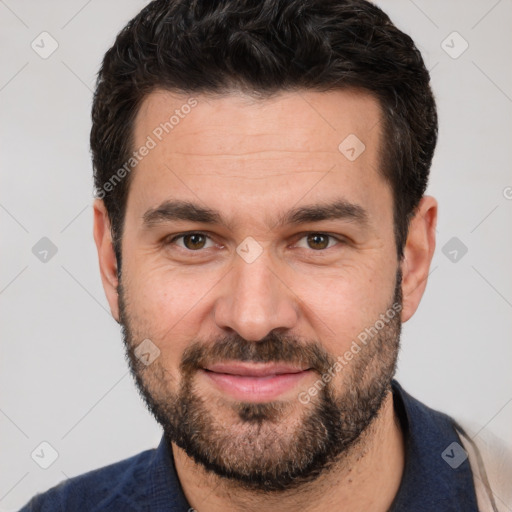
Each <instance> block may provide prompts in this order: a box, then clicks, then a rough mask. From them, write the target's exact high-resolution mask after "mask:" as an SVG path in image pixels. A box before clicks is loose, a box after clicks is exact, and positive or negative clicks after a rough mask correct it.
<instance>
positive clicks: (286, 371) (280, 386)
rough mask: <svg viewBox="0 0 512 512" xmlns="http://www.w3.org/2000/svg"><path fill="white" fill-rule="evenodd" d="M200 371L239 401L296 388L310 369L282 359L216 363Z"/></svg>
mask: <svg viewBox="0 0 512 512" xmlns="http://www.w3.org/2000/svg"><path fill="white" fill-rule="evenodd" d="M200 372H201V373H202V374H203V375H204V377H205V378H206V379H207V380H208V381H209V383H210V384H213V385H214V387H215V388H216V389H217V390H218V391H220V392H221V393H222V394H227V395H229V396H231V397H232V398H234V399H236V400H241V401H250V402H266V401H269V400H274V399H277V398H278V397H279V396H281V395H283V394H284V393H286V392H287V391H290V390H293V389H294V388H296V387H297V385H298V384H299V383H300V381H301V380H302V379H304V378H305V377H306V376H307V375H310V374H311V373H312V370H311V368H301V367H298V366H293V365H288V364H281V363H276V364H262V363H219V364H212V365H209V366H207V367H205V368H203V369H201V370H200Z"/></svg>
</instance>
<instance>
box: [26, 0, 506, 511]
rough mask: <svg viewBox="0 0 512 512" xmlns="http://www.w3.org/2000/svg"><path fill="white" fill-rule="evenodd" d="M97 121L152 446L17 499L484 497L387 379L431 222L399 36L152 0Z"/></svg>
mask: <svg viewBox="0 0 512 512" xmlns="http://www.w3.org/2000/svg"><path fill="white" fill-rule="evenodd" d="M92 119H93V126H92V131H91V148H92V153H93V163H94V170H95V175H94V176H95V187H96V193H97V199H96V201H95V204H94V238H95V241H96V245H97V248H98V256H99V262H100V270H101V277H102V280H103V285H104V288H105V293H106V295H107V299H108V301H109V304H110V308H111V311H112V315H113V317H114V318H115V319H116V321H118V322H119V323H120V324H121V326H122V328H123V334H124V342H125V345H126V351H127V357H128V360H129V363H130V368H131V371H132V373H133V375H134V377H135V380H136V382H137V385H138V388H139V390H140V392H141V394H142V396H143V398H144V400H145V402H146V403H147V405H148V408H149V410H150V411H151V412H152V413H153V415H154V416H155V418H156V419H157V421H158V422H159V423H160V424H161V426H162V428H163V437H162V441H161V443H160V446H159V447H158V448H157V449H155V450H149V451H146V452H143V453H141V454H139V455H137V456H135V457H132V458H130V459H127V460H124V461H121V462H119V463H116V464H113V465H111V466H108V467H105V468H101V469H98V470H96V471H93V472H90V473H87V474H85V475H81V476H79V477H76V478H73V479H70V480H68V481H67V482H65V483H63V484H61V485H59V486H57V487H55V488H53V489H51V490H50V491H48V492H47V493H45V494H42V495H38V496H36V497H35V498H34V499H33V500H32V501H31V502H30V503H29V504H27V506H26V507H25V508H24V509H23V510H45V511H46V510H73V511H74V510H95V511H100V510H102V511H107V510H108V511H118V510H119V511H120V510H122V511H131V510H134V511H135V510H151V511H157V512H158V511H164V510H169V511H186V510H197V511H199V512H203V511H207V512H217V511H223V512H224V511H241V510H244V511H245V510H249V511H253V510H258V511H274V510H277V509H279V510H281V511H288V510H297V509H302V510H304V511H312V512H313V511H319V510H322V511H331V510H332V511H334V510H335V511H351V512H356V511H368V510H371V511H377V512H378V511H383V512H384V511H387V510H391V511H394V512H398V511H417V512H421V511H438V512H442V511H459V510H460V511H464V512H471V511H476V510H478V509H479V508H480V509H484V507H491V508H489V510H497V508H496V505H495V502H494V501H495V500H494V497H493V494H492V492H491V490H490V486H489V482H488V479H487V476H486V473H485V468H484V467H483V466H482V465H481V464H480V465H478V472H477V471H476V470H475V467H476V466H475V467H472V465H471V464H472V462H473V460H477V462H479V458H478V452H477V451H475V454H476V455H475V457H473V456H471V457H470V459H468V458H467V452H468V451H471V450H474V449H475V447H474V446H473V445H472V444H471V443H470V442H469V441H468V440H467V438H466V437H465V434H464V431H463V430H462V429H461V428H460V427H459V426H458V425H457V424H456V423H455V422H454V420H452V419H451V418H450V417H448V416H446V415H444V414H442V413H439V412H436V411H433V410H431V409H429V408H428V407H426V406H425V405H423V404H421V403H420V402H418V401H417V400H415V399H414V398H413V397H411V396H410V395H408V394H407V393H406V392H405V391H404V390H403V389H402V388H401V386H400V385H399V384H398V383H397V382H396V381H395V380H393V377H394V374H395V369H396V361H397V355H398V351H399V339H400V331H401V323H402V322H406V321H407V320H408V319H409V318H411V316H412V315H413V314H414V313H415V311H416V309H417V307H418V305H419V302H420V300H421V297H422V295H423V292H424V290H425V287H426V283H427V277H428V272H429V265H430V262H431V259H432V255H433V252H434V247H435V226H436V219H437V203H436V201H435V199H434V198H432V197H429V196H425V195H424V193H425V190H426V186H427V182H428V174H429V169H430V165H431V160H432V156H433V152H434V148H435V144H436V139H437V116H436V109H435V102H434V99H433V95H432V92H431V89H430V86H429V75H428V72H427V71H426V69H425V66H424V63H423V60H422V58H421V55H420V53H419V52H418V50H417V49H416V47H415V46H414V43H413V42H412V40H411V39H410V38H409V37H408V36H407V35H405V34H404V33H402V32H401V31H399V30H398V29H397V28H396V27H394V25H393V24H392V23H391V22H390V20H389V19H388V17H387V16H386V15H385V14H384V13H383V12H382V11H381V10H380V9H379V8H377V7H375V6H373V5H372V4H370V3H368V2H365V1H364V0H347V1H342V0H340V1H338V2H328V1H315V0H306V1H305V0H302V1H279V0H271V1H264V2H260V1H257V0H252V1H251V0H236V1H227V0H223V1H216V2H212V1H209V2H201V1H199V2H187V1H185V0H165V1H164V0H157V1H155V2H152V3H151V4H149V5H148V6H147V7H146V8H144V9H143V10H142V11H141V13H139V15H138V16H136V17H135V18H134V19H133V20H132V21H130V22H129V24H128V25H127V26H126V27H125V28H124V29H123V31H122V32H121V33H120V34H119V35H118V37H117V39H116V41H115V44H114V45H113V47H112V48H111V49H110V50H109V51H108V52H107V54H106V56H105V59H104V61H103V65H102V67H101V70H100V73H99V77H98V84H97V90H96V93H95V97H94V104H93V110H92ZM443 454H445V455H444V456H443ZM450 458H452V459H454V461H455V459H456V462H457V463H452V464H449V463H448V462H450V461H449V460H448V459H450ZM447 461H448V462H447ZM477 495H478V496H477Z"/></svg>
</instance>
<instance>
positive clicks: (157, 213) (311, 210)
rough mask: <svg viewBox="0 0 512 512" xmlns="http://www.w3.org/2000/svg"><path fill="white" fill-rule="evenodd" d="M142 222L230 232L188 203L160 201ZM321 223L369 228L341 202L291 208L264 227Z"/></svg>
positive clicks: (360, 211) (354, 208) (213, 214)
mask: <svg viewBox="0 0 512 512" xmlns="http://www.w3.org/2000/svg"><path fill="white" fill-rule="evenodd" d="M142 219H143V225H144V227H145V228H147V229H150V228H152V227H155V226H157V225H160V224H163V223H166V222H172V221H189V222H198V223H204V224H216V225H221V226H225V227H227V228H228V229H230V230H232V223H231V222H228V221H227V220H226V219H224V218H223V216H222V215H221V213H220V212H218V211H216V210H213V209H211V208H206V207H203V206H200V205H199V204H196V203H193V202H191V201H182V200H168V201H164V202H163V203H162V204H160V205H159V206H157V207H156V208H152V209H149V210H147V211H146V212H145V213H144V215H143V217H142ZM325 220H345V221H349V222H355V223H357V224H359V225H360V226H361V227H367V226H368V225H369V215H368V212H367V211H366V210H365V209H364V208H363V207H362V206H361V205H358V204H355V203H351V202H349V201H347V200H345V199H335V200H334V201H331V202H326V203H320V204H311V205H306V206H301V207H297V208H293V209H291V210H289V211H288V212H285V213H283V214H280V215H279V216H278V217H277V220H276V221H274V222H269V223H268V224H269V225H270V226H271V228H272V229H276V228H279V227H283V226H289V225H292V226H293V225H299V224H306V223H310V222H321V221H325Z"/></svg>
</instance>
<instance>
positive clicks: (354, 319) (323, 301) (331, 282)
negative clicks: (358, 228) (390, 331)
mask: <svg viewBox="0 0 512 512" xmlns="http://www.w3.org/2000/svg"><path fill="white" fill-rule="evenodd" d="M382 268H383V267H382V266H380V268H379V266H378V265H375V266H373V265H362V264H360V265H352V266H351V265H345V266H343V268H341V267H340V268H339V269H338V270H335V271H329V272H328V273H327V272H325V273H323V274H322V273H319V272H317V273H315V274H314V275H309V276H307V277H301V279H297V276H295V279H296V282H295V283H293V284H292V286H290V287H291V288H292V289H293V291H294V294H296V296H297V297H299V298H300V300H301V302H302V303H303V306H302V308H301V309H302V314H303V315H304V316H305V317H306V321H307V323H308V324H310V325H311V326H312V327H313V331H314V333H315V336H317V337H318V339H319V341H320V342H321V343H322V344H323V346H324V348H325V349H326V350H327V351H328V352H329V353H331V354H333V355H339V354H341V353H343V352H345V350H347V349H348V348H349V347H350V345H351V343H352V341H353V340H354V339H356V338H357V336H358V335H359V334H360V333H361V332H362V331H364V330H365V328H367V327H370V326H372V325H374V324H375V322H376V321H377V320H378V319H379V318H380V314H381V313H384V312H385V311H386V309H387V308H388V307H389V306H390V304H391V303H390V300H391V298H392V295H393V290H394V274H393V279H390V278H389V275H391V274H392V272H391V271H389V272H388V271H387V272H385V273H384V272H383V271H382ZM290 277H291V276H290Z"/></svg>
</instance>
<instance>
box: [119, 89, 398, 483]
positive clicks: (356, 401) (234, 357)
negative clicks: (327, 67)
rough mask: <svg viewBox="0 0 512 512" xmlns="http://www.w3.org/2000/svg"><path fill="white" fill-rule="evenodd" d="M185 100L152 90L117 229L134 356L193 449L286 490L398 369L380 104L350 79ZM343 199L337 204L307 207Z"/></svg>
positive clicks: (344, 439) (369, 406)
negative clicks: (163, 126) (143, 352)
mask: <svg viewBox="0 0 512 512" xmlns="http://www.w3.org/2000/svg"><path fill="white" fill-rule="evenodd" d="M188 99H189V98H187V97H183V96H178V95H173V94H171V93H168V92H164V91H157V92H154V93H152V94H150V95H149V96H148V97H147V98H146V100H145V101H144V103H143V104H142V106H141V108H140V110H139V112H138V116H137V118H136V122H135V131H134V135H135V143H134V147H135V148H139V147H141V146H142V145H144V144H147V141H148V139H147V137H148V136H150V137H151V138H152V139H153V140H154V142H155V143H156V145H155V147H154V148H152V149H151V150H150V151H149V152H148V154H147V156H145V157H144V158H143V159H142V160H141V161H140V162H139V164H138V165H137V167H136V169H135V170H134V171H133V175H132V177H131V178H132V182H131V184H130V192H129V196H128V202H127V208H126V216H125V225H124V231H123V239H122V278H121V280H120V286H119V290H118V291H119V299H120V301H119V308H120V312H119V318H120V322H121V323H122V324H123V327H124V334H125V343H126V346H127V350H128V355H129V357H130V363H131V367H132V371H133V373H134V375H135V377H136V380H137V383H138V386H139V388H140V389H141V391H142V394H143V396H144V398H145V400H146V402H147V403H148V405H149V407H150V409H151V410H152V412H153V413H154V414H155V416H156V418H157V419H158V421H159V422H160V423H161V424H162V426H163V428H164V431H165V434H166V436H167V438H168V439H169V441H173V442H174V443H176V444H177V445H178V446H180V447H181V448H183V449H184V450H185V451H186V452H187V453H188V455H189V456H190V457H193V458H194V459H195V460H196V461H197V462H200V463H202V464H203V465H204V466H205V467H207V468H209V469H211V470H213V471H215V472H217V473H218V474H220V475H224V476H228V477H229V478H231V479H233V480H236V481H238V482H239V483H240V485H245V486H246V487H251V488H259V489H267V490H278V489H284V488H290V487H291V486H292V485H297V484H298V483H299V482H300V481H301V480H302V481H305V480H308V479H311V478H314V477H315V476H317V475H318V474H319V472H320V470H322V469H324V468H326V467H327V466H328V465H329V464H330V463H331V462H332V461H333V460H334V459H335V457H337V456H338V455H340V454H341V453H342V452H346V451H347V450H348V448H349V447H351V446H353V445H354V443H355V442H356V441H357V440H358V439H359V438H360V436H361V434H362V433H363V432H364V431H365V429H367V427H368V425H369V424H370V422H371V420H372V419H373V418H374V417H375V415H376V414H377V412H378V411H379V409H380V407H381V405H382V403H383V400H384V398H385V396H386V394H387V392H388V391H389V383H390V380H391V378H392V376H393V373H394V370H395V363H396V355H397V351H398V340H399V333H400V318H399V317H400V315H399V314H398V312H397V307H396V305H397V303H398V304H400V302H401V294H400V286H399V277H400V275H399V273H398V272H397V271H398V261H397V256H396V247H395V240H394V235H393V198H392V191H391V188H390V186H389V184H388V183H387V182H386V181H385V180H384V179H383V178H382V177H381V175H380V174H379V172H378V169H379V166H380V154H379V150H380V148H381V136H382V135H381V124H380V109H379V105H378V103H377V101H376V100H375V99H373V98H372V97H371V96H369V95H367V94H363V93H360V92H359V93H357V92H353V91H336V92H329V93H316V92H302V93H300V94H299V93H283V94H280V95H279V96H276V97H274V98H272V99H269V100H260V101H255V100H250V99H248V98H247V97H245V96H242V95H229V96H225V97H223V98H221V97H216V98H213V97H210V98H207V97H206V96H202V95H198V96H195V99H196V100H197V105H196V106H194V107H193V108H190V109H189V108H183V105H185V104H187V100H188ZM176 110H178V111H179V113H180V116H179V122H177V123H175V124H174V127H173V128H172V130H169V133H168V134H166V133H165V131H163V133H161V138H162V140H161V141H160V140H158V137H156V136H155V133H159V134H160V132H161V130H160V131H158V130H157V131H156V132H155V129H156V128H157V127H158V126H159V125H160V123H164V122H165V121H168V120H169V118H170V116H171V115H173V113H175V111H176ZM184 112H188V113H186V114H184ZM174 121H175V120H174ZM347 137H348V139H347ZM356 137H357V138H356ZM345 139H346V141H345V142H343V141H344V140H345ZM340 143H343V144H341V149H340V148H339V146H340ZM361 143H362V144H364V146H363V145H362V144H361ZM150 145H152V144H150ZM363 148H364V151H362V152H361V150H362V149H363ZM358 153H360V154H359V155H358ZM354 157H356V158H354ZM178 201H180V202H181V203H180V206H181V208H176V207H175V206H176V205H175V204H174V207H173V203H175V202H178ZM183 202H188V203H193V204H194V205H196V209H195V214H196V215H195V217H191V216H190V208H188V209H187V208H183V204H184V203H183ZM334 203H338V207H337V208H336V209H335V212H336V214H337V215H334V216H331V217H332V218H330V217H329V216H325V215H319V212H318V211H317V212H316V216H315V215H313V213H315V212H313V211H312V210H308V209H309V208H319V207H324V206H332V205H333V204H334ZM199 209H206V210H209V213H212V212H216V213H217V214H218V215H217V216H212V215H209V216H207V215H205V212H203V213H201V214H199V213H200V212H199ZM176 213H179V215H176ZM293 213H294V214H295V215H293ZM210 217H211V218H210ZM326 217H327V218H326ZM179 235H185V236H181V238H180V237H179ZM397 276H398V279H397ZM393 304H395V307H394V308H393ZM114 309H115V308H114ZM390 310H394V314H390V313H389V312H390ZM381 315H384V316H386V318H387V320H386V321H385V322H383V321H382V318H383V316H381ZM379 320H380V322H379ZM361 333H366V335H367V336H366V341H365V342H364V343H363V342H362V341H361V340H362V339H365V337H364V335H362V334H361ZM369 333H371V334H369ZM148 339H149V340H151V342H150V344H149V345H148V342H147V341H146V342H144V343H145V344H146V345H143V346H145V347H149V348H150V350H149V352H150V353H151V351H153V352H152V353H153V354H155V355H156V354H158V352H157V351H156V350H155V347H158V350H159V355H158V357H157V358H156V359H155V360H154V361H152V362H151V363H150V364H148V365H146V364H145V363H144V360H143V361H142V362H141V361H140V360H139V359H138V358H137V357H136V355H135V353H134V349H135V348H136V347H137V346H138V345H139V344H140V343H141V342H143V340H148ZM354 342H356V345H357V347H358V348H359V350H357V348H354V347H355V346H354ZM347 351H348V352H350V353H351V354H352V357H350V356H349V355H346V353H347ZM139 355H140V354H139ZM336 361H338V363H339V364H338V365H337V366H335V362H336ZM146 362H148V357H147V356H146ZM325 375H330V378H329V377H327V378H326V377H325ZM322 376H324V380H322ZM315 389H316V392H315V391H314V390H315Z"/></svg>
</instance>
